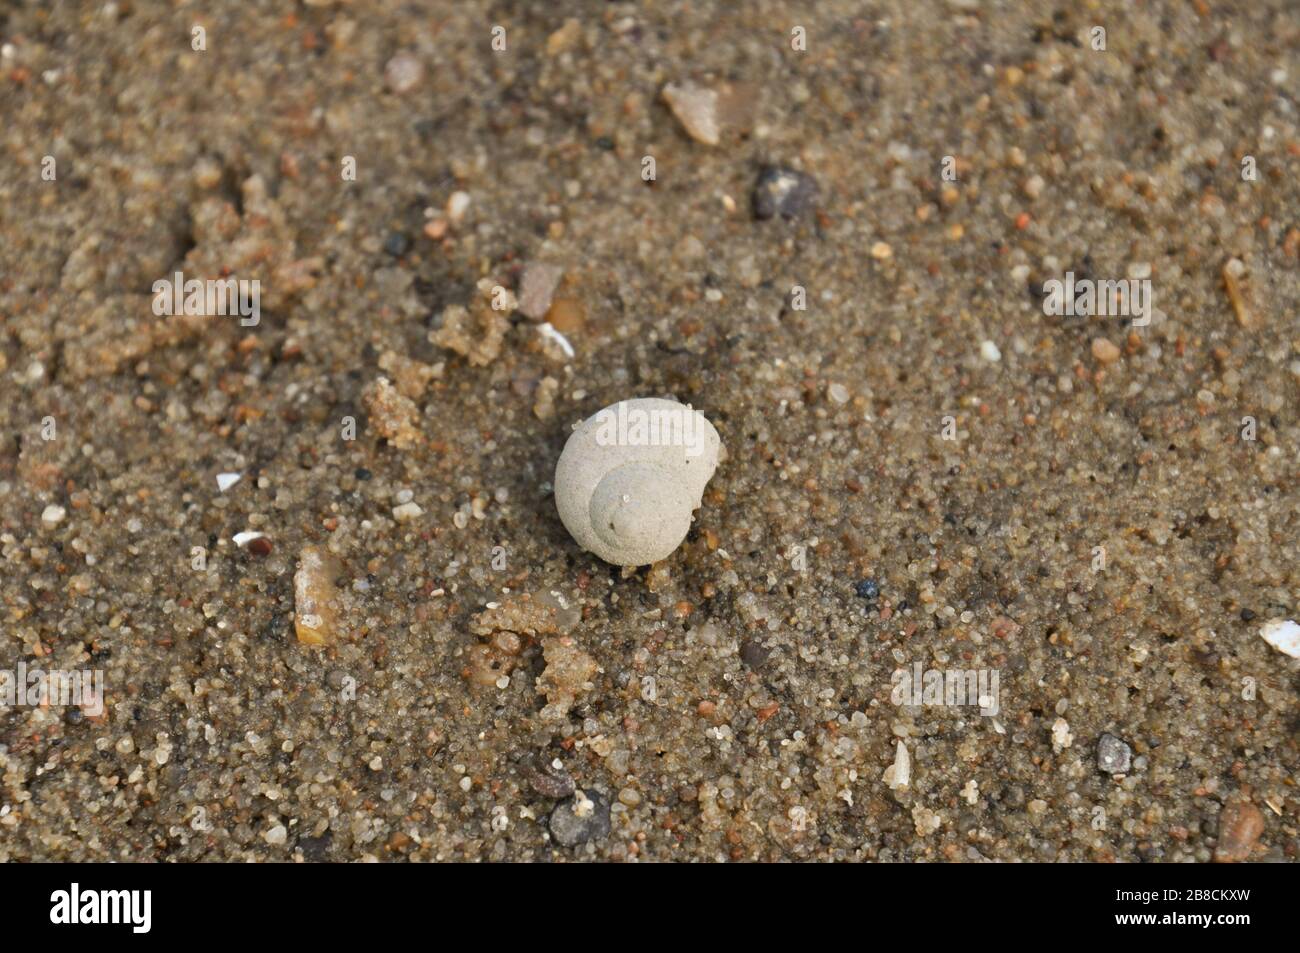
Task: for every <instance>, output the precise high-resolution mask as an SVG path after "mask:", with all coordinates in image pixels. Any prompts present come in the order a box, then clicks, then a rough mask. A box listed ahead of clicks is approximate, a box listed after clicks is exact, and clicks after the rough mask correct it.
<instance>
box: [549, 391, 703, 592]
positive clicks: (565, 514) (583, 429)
mask: <svg viewBox="0 0 1300 953" xmlns="http://www.w3.org/2000/svg"><path fill="white" fill-rule="evenodd" d="M721 446H722V441H721V440H720V439H719V438H718V432H717V431H716V430H714V429H713V425H712V424H711V423H709V421H708V420H707V419H705V417H704V415H703V414H702V413H700V412H699V411H698V410H694V409H692V408H690V407H688V406H686V405H685V404H679V403H677V402H676V401H673V400H662V399H659V398H638V399H636V400H621V401H619V402H618V403H617V404H611V405H610V406H609V407H606V408H605V409H604V410H601V411H600V412H598V413H596V414H595V415H593V416H591V417H589V418H588V419H587V420H585V421H583V423H582V424H580V425H579V426H578V427H577V429H576V430H574V432H573V434H572V435H571V436H570V437H569V441H568V443H566V444H565V445H564V452H563V453H561V454H560V460H559V462H558V463H557V464H556V465H555V505H556V508H557V509H559V511H560V519H561V520H562V521H563V522H564V526H565V528H566V529H567V530H568V531H569V533H570V535H572V536H573V538H574V539H575V540H577V542H578V545H580V546H581V547H582V548H583V549H585V550H587V551H588V552H591V553H595V554H596V555H597V556H599V557H600V558H601V559H603V560H605V561H606V562H608V563H612V564H614V565H615V566H645V565H648V564H649V563H655V562H659V561H660V560H661V559H665V558H667V557H668V556H669V555H670V554H671V553H672V552H673V550H675V549H676V548H677V547H678V546H680V545H681V543H682V540H683V539H685V538H686V533H687V531H688V530H690V528H691V513H692V512H693V511H694V510H696V509H697V508H698V507H699V505H700V501H701V500H702V498H703V496H704V487H705V484H707V483H708V482H709V479H710V477H712V476H713V471H714V470H715V469H717V466H718V451H719V449H720V448H721Z"/></svg>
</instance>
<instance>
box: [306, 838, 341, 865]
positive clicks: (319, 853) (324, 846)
mask: <svg viewBox="0 0 1300 953" xmlns="http://www.w3.org/2000/svg"><path fill="white" fill-rule="evenodd" d="M333 840H334V835H333V834H331V833H330V832H329V831H326V832H325V833H324V834H322V835H321V836H320V837H299V838H298V849H299V850H301V851H302V858H303V860H311V861H316V862H317V863H319V862H320V861H323V860H325V858H326V857H327V856H328V855H329V849H330V842H331V841H333Z"/></svg>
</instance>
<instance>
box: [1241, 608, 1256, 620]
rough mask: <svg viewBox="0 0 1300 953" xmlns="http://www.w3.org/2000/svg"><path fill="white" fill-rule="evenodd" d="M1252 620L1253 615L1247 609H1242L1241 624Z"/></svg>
mask: <svg viewBox="0 0 1300 953" xmlns="http://www.w3.org/2000/svg"><path fill="white" fill-rule="evenodd" d="M1253 618H1255V613H1253V612H1251V611H1250V610H1249V609H1242V610H1241V621H1242V622H1249V621H1250V620H1251V619H1253Z"/></svg>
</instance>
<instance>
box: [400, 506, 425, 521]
mask: <svg viewBox="0 0 1300 953" xmlns="http://www.w3.org/2000/svg"><path fill="white" fill-rule="evenodd" d="M423 512H424V510H422V509H421V508H420V504H419V503H403V504H401V505H400V506H394V507H393V519H395V520H397V522H399V523H409V522H410V521H411V520H413V519H415V518H416V517H417V516H419V515H420V514H421V513H423Z"/></svg>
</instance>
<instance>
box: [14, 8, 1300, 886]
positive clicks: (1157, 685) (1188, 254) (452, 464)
mask: <svg viewBox="0 0 1300 953" xmlns="http://www.w3.org/2000/svg"><path fill="white" fill-rule="evenodd" d="M196 25H197V26H201V27H203V33H202V34H201V36H200V37H199V38H201V39H202V40H203V44H202V45H203V46H204V47H205V48H204V49H201V50H196V49H194V48H193V46H194V45H195V44H196V43H197V42H198V40H197V39H196V34H195V33H194V32H193V27H194V26H196ZM1094 25H1102V26H1104V27H1105V29H1106V48H1105V49H1104V50H1098V49H1094V48H1093V42H1092V39H1091V33H1090V31H1091V28H1092V27H1093V26H1094ZM495 26H501V27H503V28H504V33H503V34H502V33H498V34H496V37H495V38H499V39H503V40H504V45H505V49H494V48H493V40H494V32H493V28H494V27H495ZM795 27H802V28H803V34H802V36H803V37H806V48H804V49H794V48H792V47H793V46H795V45H800V43H799V39H798V38H799V36H800V34H799V32H798V31H795ZM792 31H793V32H792ZM0 44H3V48H2V49H0V117H2V119H3V121H2V122H0V159H2V161H0V169H2V172H0V326H2V329H3V333H2V334H0V429H2V431H3V435H4V440H3V443H2V444H0V524H2V525H0V557H2V558H0V600H3V605H2V606H0V613H3V626H0V669H8V670H11V671H16V670H17V668H18V666H19V665H20V664H21V665H23V666H25V667H26V668H27V669H28V670H30V669H32V668H38V667H39V668H42V669H59V670H83V669H85V670H99V671H101V672H102V673H103V679H104V686H105V693H106V698H105V704H104V710H103V712H102V713H100V714H97V715H96V714H93V713H90V712H87V711H83V710H81V709H78V708H75V707H74V708H68V707H60V706H58V705H47V706H40V705H36V706H32V705H26V704H16V705H14V706H5V707H2V708H0V860H29V859H40V860H50V859H101V860H108V859H113V860H198V859H211V860H243V859H266V860H297V859H305V860H322V859H324V860H356V859H378V860H384V861H387V860H402V859H409V860H476V861H478V860H574V859H611V860H633V859H637V860H650V861H667V860H725V859H732V860H787V859H795V860H805V859H806V860H812V859H817V860H827V859H834V860H951V861H981V860H997V861H1029V860H1036V861H1043V860H1072V861H1112V860H1118V861H1138V860H1145V861H1204V860H1208V859H1210V858H1211V857H1213V856H1214V855H1215V854H1216V853H1217V854H1218V855H1219V857H1220V859H1247V858H1254V859H1274V860H1294V859H1295V858H1296V854H1297V849H1298V848H1300V843H1298V838H1297V807H1298V806H1300V797H1298V796H1297V792H1296V787H1295V772H1296V768H1297V747H1296V734H1297V728H1298V727H1300V721H1298V714H1297V708H1296V693H1297V689H1298V687H1300V662H1297V661H1296V660H1295V659H1293V658H1289V657H1288V656H1287V655H1285V654H1283V653H1282V652H1280V651H1278V650H1276V649H1274V648H1272V647H1270V646H1269V645H1268V644H1266V643H1265V642H1264V641H1263V640H1262V639H1261V638H1260V635H1259V632H1260V628H1261V626H1262V625H1263V624H1264V623H1265V622H1267V621H1269V620H1283V619H1294V618H1296V615H1297V612H1298V611H1300V609H1298V608H1297V598H1298V596H1300V576H1298V575H1297V570H1296V565H1297V556H1298V555H1300V544H1298V543H1297V537H1298V533H1297V531H1298V530H1300V492H1298V491H1297V473H1298V472H1300V467H1298V466H1297V441H1298V439H1300V423H1298V422H1297V410H1298V409H1300V319H1298V318H1297V304H1298V302H1300V175H1297V171H1298V170H1300V128H1298V123H1300V117H1298V116H1297V99H1298V93H1297V91H1298V90H1300V16H1297V15H1296V8H1295V5H1294V3H1290V2H1287V0H1250V2H1247V0H1238V2H1216V0H1194V2H1187V3H1184V2H1173V0H1169V2H1142V3H1132V4H1130V3H1086V2H1085V3H1066V2H1060V3H1050V4H1049V3H1035V4H1020V3H1010V2H996V0H985V2H979V0H964V2H940V0H908V2H898V3H895V2H863V3H856V2H854V3H850V2H842V0H830V2H819V3H817V4H815V5H814V4H808V5H802V4H778V3H765V2H760V3H738V4H725V3H708V2H698V3H650V4H645V5H640V4H632V3H596V2H591V3H569V4H564V3H558V4H529V3H522V2H503V3H495V4H486V3H479V2H457V3H452V2H450V0H447V2H411V0H402V2H390V0H381V2H373V3H370V2H368V3H361V2H359V0H358V2H353V3H348V2H328V0H310V2H306V3H289V2H280V3H272V2H233V0H230V2H208V3H203V4H195V3H186V4H176V3H164V2H150V0H116V2H108V3H105V2H93V3H72V2H52V3H48V4H47V3H37V2H18V3H11V4H6V5H5V6H4V8H3V9H2V10H0ZM498 45H500V44H498ZM668 84H673V88H674V89H686V90H687V91H688V92H689V93H690V95H691V97H693V99H694V101H696V102H703V104H704V105H703V107H702V108H703V110H704V111H703V113H701V114H698V115H696V114H689V113H684V114H683V116H681V117H678V116H675V115H674V113H673V111H672V110H670V108H669V106H668V105H667V104H666V103H665V100H664V98H663V90H664V88H665V86H666V85H668ZM683 119H685V120H686V122H683ZM701 122H702V123H703V125H700V123H701ZM692 123H694V125H693V126H692ZM709 123H714V124H715V125H716V126H717V129H716V135H714V131H715V130H714V129H713V128H712V127H711V126H710V125H709ZM714 139H716V142H713V141H712V140H714ZM701 140H708V141H701ZM47 156H48V157H52V159H53V164H52V165H51V164H50V163H48V162H47V161H46V157H47ZM947 156H950V157H952V161H951V162H945V157H947ZM646 157H650V158H651V159H652V160H653V164H654V180H653V181H650V182H648V181H646V179H645V178H644V177H643V172H644V170H645V169H646V168H647V165H646V163H645V161H644V160H645V158H646ZM1248 157H1249V158H1250V159H1251V160H1252V161H1250V162H1246V161H1245V160H1246V159H1247V158H1248ZM349 158H351V159H352V160H354V166H355V177H354V179H353V178H347V177H346V175H347V172H348V169H349ZM768 166H778V167H783V168H787V169H791V170H796V171H799V172H802V173H804V174H806V175H807V176H809V177H811V179H812V180H813V181H814V182H815V184H816V190H815V193H813V192H812V190H811V187H809V189H808V190H807V191H805V192H802V193H800V194H799V195H797V196H796V197H795V199H796V200H795V201H792V203H791V205H792V207H791V208H789V209H788V212H789V217H785V216H783V215H781V214H780V213H779V212H778V214H776V215H775V216H773V217H771V218H764V219H759V218H757V217H756V215H755V212H754V206H753V192H754V189H755V185H756V183H757V182H758V181H759V179H760V176H761V174H762V171H763V169H764V168H766V167H768ZM1247 167H1252V168H1253V169H1254V171H1255V175H1254V176H1253V177H1250V176H1249V175H1245V176H1244V175H1243V171H1244V170H1245V169H1246V168H1247ZM43 173H47V174H46V175H43ZM945 173H951V175H947V174H945ZM539 263H540V264H549V265H553V266H555V267H556V268H557V269H559V270H560V271H562V272H563V280H562V282H561V283H560V284H559V286H558V287H557V288H556V289H555V290H554V293H553V295H552V296H551V297H552V300H551V303H550V307H549V311H545V310H539V308H541V309H544V308H545V307H546V301H545V300H544V299H545V295H544V294H542V300H541V303H540V306H539V305H538V304H537V302H536V301H535V300H530V302H529V303H528V307H529V309H530V310H538V311H539V314H538V315H537V316H538V317H545V318H546V319H548V322H549V325H550V326H551V327H552V328H554V329H556V330H557V331H558V333H559V336H560V338H563V342H562V341H561V340H559V339H558V338H557V337H556V336H555V335H554V334H549V333H548V332H547V331H545V330H544V329H543V325H542V324H541V323H540V322H539V321H538V320H535V319H534V318H533V317H529V316H527V315H525V314H524V313H523V312H522V311H518V310H515V311H512V310H511V308H510V306H511V305H513V303H514V302H513V300H512V299H511V294H514V295H519V294H521V293H522V291H523V275H524V272H525V270H526V269H527V268H528V267H529V266H537V265H539ZM176 271H182V272H183V273H184V274H185V276H186V277H187V278H190V277H197V278H201V279H208V278H218V277H221V276H224V275H230V276H235V277H238V278H244V279H258V280H259V281H260V282H261V288H262V292H261V294H262V297H261V316H260V317H261V319H260V323H259V324H257V325H256V326H255V327H241V324H240V321H239V318H238V317H235V316H199V317H195V316H186V315H178V316H172V317H167V316H163V317H159V316H156V315H155V314H154V311H153V308H152V303H153V298H152V296H151V289H152V288H153V285H154V282H156V281H158V280H159V279H163V278H167V277H168V276H170V275H172V274H173V273H175V272H176ZM1067 271H1072V272H1074V273H1075V275H1076V276H1077V277H1090V278H1093V279H1124V278H1128V277H1133V278H1135V279H1149V281H1150V287H1151V288H1152V290H1153V294H1154V302H1155V309H1156V310H1155V311H1154V313H1153V315H1152V317H1151V321H1150V323H1149V324H1147V325H1146V326H1134V322H1133V320H1132V319H1131V318H1123V317H1118V318H1117V317H1102V316H1078V317H1072V316H1049V315H1046V314H1045V313H1044V308H1043V306H1042V300H1043V283H1044V282H1047V281H1049V280H1051V279H1060V278H1063V276H1064V274H1065V273H1066V272H1067ZM536 274H542V272H541V270H540V269H538V271H537V272H536ZM558 274H559V271H557V272H555V275H558ZM555 275H553V277H554V276H555ZM498 286H499V287H500V288H503V289H505V290H506V292H507V293H506V294H505V295H504V297H503V299H502V300H504V301H505V303H506V305H507V306H506V308H505V310H503V311H493V310H492V308H491V306H490V304H489V303H488V302H489V300H490V296H491V293H492V289H493V288H494V287H498ZM798 289H803V291H802V293H800V291H799V290H798ZM544 290H549V289H544ZM565 343H567V344H568V345H570V346H571V348H572V351H573V354H572V356H570V355H569V354H568V353H567V352H566V350H565V347H564V344H565ZM380 378H383V382H381V381H380ZM654 395H667V396H673V397H676V398H677V399H679V400H682V401H689V402H691V403H692V404H693V405H694V406H696V407H698V408H700V409H701V410H702V411H704V412H705V413H706V414H707V415H708V417H709V419H711V420H712V421H713V423H714V424H715V425H716V426H717V428H718V431H719V432H720V434H721V436H722V439H723V441H724V443H725V446H726V451H727V456H726V459H725V461H724V462H723V463H722V465H721V466H720V468H719V470H718V473H717V475H716V476H715V477H714V479H713V482H712V483H711V484H710V485H709V488H708V490H707V491H706V494H705V500H704V505H703V506H702V508H701V509H700V510H699V512H698V513H697V514H696V520H695V524H694V527H693V529H692V531H691V534H690V536H689V537H688V539H687V541H686V542H685V543H684V544H683V545H682V547H681V548H680V549H679V550H678V551H677V552H676V553H675V554H674V555H673V556H672V557H671V558H669V559H668V560H666V561H665V562H663V563H661V564H658V565H656V566H655V567H653V568H650V569H644V568H643V569H641V570H638V571H636V572H634V573H633V572H629V573H624V572H621V571H620V570H619V569H617V568H614V567H610V566H608V565H605V564H603V563H601V562H600V561H599V560H597V559H596V558H594V557H593V556H591V555H589V554H587V553H584V552H583V551H581V550H580V549H579V548H578V547H577V546H576V545H575V544H574V543H573V541H572V540H571V539H570V538H569V536H568V534H567V533H566V532H565V530H564V528H563V526H562V525H561V523H560V521H559V519H558V517H557V515H556V511H555V505H554V500H553V497H552V488H551V485H550V482H549V481H550V480H551V478H552V473H553V468H554V464H555V460H556V458H557V456H558V454H559V451H560V449H561V447H562V446H563V444H564V440H565V436H566V434H567V432H568V428H569V425H570V424H572V423H574V422H575V421H577V420H580V419H582V418H584V417H586V416H588V415H590V414H592V413H594V412H595V411H596V410H598V409H600V408H601V407H603V406H605V405H607V404H609V403H612V402H614V401H616V400H618V399H620V398H624V397H631V396H654ZM1247 417H1249V418H1251V420H1252V421H1253V422H1254V423H1253V425H1251V424H1249V423H1246V422H1243V418H1247ZM352 427H355V432H353V430H352V429H351V428H352ZM949 438H951V439H949ZM225 473H230V474H239V475H240V478H239V480H238V482H235V483H234V484H233V485H229V486H227V487H226V488H225V489H224V490H223V489H221V488H220V487H219V484H218V478H217V475H218V474H225ZM223 482H225V481H223ZM410 504H414V506H412V505H410ZM244 532H257V533H262V534H264V535H263V537H262V538H261V539H255V540H253V541H244V542H243V544H242V545H240V544H239V543H236V542H235V541H233V537H235V535H236V534H239V533H244ZM296 573H297V574H298V583H299V585H296V584H295V574H296ZM312 600H316V602H317V608H318V609H320V610H321V611H320V612H319V613H308V612H306V611H305V608H304V603H307V604H310V603H311V601H312ZM296 603H297V608H298V614H297V615H295V604H296ZM489 604H491V605H493V606H496V608H487V607H488V606H489ZM305 614H306V615H311V614H318V615H319V616H320V618H319V619H309V620H308V622H319V623H320V624H318V625H316V626H315V627H314V628H313V626H311V625H304V624H303V616H304V615H305ZM300 637H301V638H312V639H314V640H316V641H320V642H323V643H324V644H322V645H319V646H314V645H310V644H306V643H305V642H304V641H301V640H300ZM917 664H919V665H920V666H921V668H922V669H924V670H935V671H940V672H954V671H956V672H959V673H965V672H979V671H983V672H985V673H986V674H989V673H996V674H997V676H998V678H999V686H1000V687H999V692H998V697H997V712H996V714H982V713H981V712H980V710H979V709H978V708H977V707H973V706H972V705H970V704H966V705H933V704H924V703H922V704H913V703H912V702H914V701H916V699H913V698H910V697H909V698H906V699H902V701H903V702H904V703H903V704H898V703H897V701H898V699H896V698H895V697H894V687H895V685H894V672H895V671H896V670H900V669H901V670H904V671H909V672H910V671H912V670H913V669H912V666H914V665H917ZM954 700H958V701H960V700H961V699H954ZM923 701H924V699H923ZM1104 736H1105V738H1104ZM900 746H901V749H900ZM900 750H901V751H902V752H904V753H905V754H900ZM904 758H905V760H906V761H907V767H906V770H904V766H903V764H902V763H901V761H902V759H904ZM896 759H898V760H899V763H898V765H897V766H895V767H893V768H892V769H891V766H893V765H895V764H896ZM1120 769H1122V770H1120ZM887 770H889V774H888V777H887V778H886V772H887ZM904 775H905V777H904ZM903 780H906V782H907V783H906V784H903V783H901V782H902V781H903Z"/></svg>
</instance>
